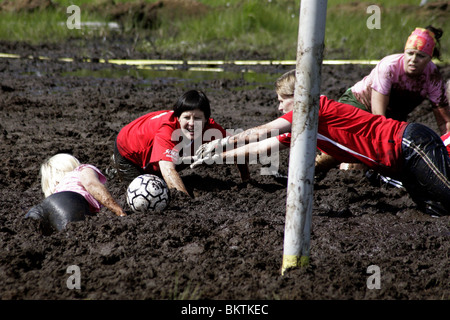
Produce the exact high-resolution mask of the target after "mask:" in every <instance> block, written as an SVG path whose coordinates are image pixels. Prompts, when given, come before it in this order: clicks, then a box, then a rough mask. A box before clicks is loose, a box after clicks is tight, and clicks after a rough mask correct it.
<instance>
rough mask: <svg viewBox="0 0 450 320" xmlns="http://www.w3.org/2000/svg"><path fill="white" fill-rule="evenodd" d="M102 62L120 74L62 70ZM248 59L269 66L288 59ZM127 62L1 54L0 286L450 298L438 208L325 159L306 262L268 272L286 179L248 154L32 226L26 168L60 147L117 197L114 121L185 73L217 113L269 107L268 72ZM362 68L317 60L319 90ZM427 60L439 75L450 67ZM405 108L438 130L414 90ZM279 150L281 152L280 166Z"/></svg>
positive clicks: (23, 48)
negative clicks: (134, 202) (161, 204)
mask: <svg viewBox="0 0 450 320" xmlns="http://www.w3.org/2000/svg"><path fill="white" fill-rule="evenodd" d="M0 51H2V52H10V53H18V54H21V55H22V56H23V57H27V56H28V55H29V53H30V52H32V53H33V55H34V56H38V55H48V56H52V55H53V56H54V57H57V56H60V57H61V56H66V57H67V56H68V55H69V54H70V50H69V49H68V48H65V49H61V48H59V47H58V48H56V47H55V48H52V47H48V46H47V47H45V46H41V47H31V46H27V45H22V44H9V43H0ZM71 56H72V57H76V53H73V54H72V55H71ZM105 68H107V69H112V70H120V71H121V72H122V73H121V74H122V76H120V77H99V76H96V77H94V76H81V75H74V74H73V72H74V71H78V70H89V71H95V70H101V69H105ZM233 68H235V67H232V66H230V70H231V69H233ZM255 68H256V69H258V70H257V71H258V72H263V71H264V72H267V73H269V74H272V75H274V76H277V75H281V74H282V73H284V72H285V71H287V70H288V69H289V68H290V67H289V66H283V67H277V66H265V67H255ZM127 70H132V68H131V67H125V66H118V65H110V64H101V63H88V62H83V61H82V60H79V59H78V60H77V59H75V61H74V62H62V61H58V60H56V59H49V60H40V59H33V58H23V59H0V85H1V86H0V119H1V124H0V142H1V143H0V150H1V158H2V165H1V168H2V170H0V185H1V190H2V192H1V196H0V197H1V198H0V199H1V200H0V201H1V208H0V210H1V213H0V283H1V286H0V298H1V299H3V300H14V299H19V300H22V299H27V300H28V299H29V300H34V299H52V300H60V299H83V300H84V299H101V300H113V299H114V300H115V299H124V300H128V299H133V300H135V299H168V300H172V299H181V298H182V299H193V300H196V299H208V300H228V299H233V300H241V299H242V300H247V299H256V300H266V299H267V300H277V299H280V300H298V299H314V300H316V299H340V300H347V299H356V300H361V299H367V300H391V299H400V300H411V299H420V300H422V299H423V300H428V299H433V300H435V299H436V300H440V299H444V300H447V299H449V297H450V287H449V282H448V279H449V260H448V257H449V249H450V217H441V218H435V217H431V216H428V215H425V214H423V213H422V212H420V211H418V210H417V209H416V207H415V205H414V203H413V202H412V201H411V199H410V197H409V196H408V194H407V193H406V192H405V191H404V190H402V189H398V188H394V187H389V186H381V187H379V186H373V185H371V184H370V183H369V181H368V180H367V179H366V178H365V177H364V174H363V172H362V171H358V170H353V171H341V170H338V169H333V170H331V171H330V172H329V174H328V175H327V176H326V177H324V178H322V179H321V180H317V181H315V183H314V204H313V212H312V230H311V253H310V263H309V265H308V266H307V267H305V268H296V269H292V270H288V271H286V273H285V274H284V275H283V276H281V274H280V268H281V263H282V257H283V241H284V224H285V211H286V182H285V181H282V180H280V179H275V178H274V177H273V176H269V175H262V174H261V169H262V168H263V167H264V166H263V165H261V164H252V165H250V170H251V176H252V180H251V182H249V183H246V184H243V183H241V181H240V178H239V173H238V170H237V168H236V167H235V166H233V165H216V166H210V167H201V168H198V169H195V170H191V169H188V170H186V171H183V172H182V178H183V180H184V182H185V184H186V185H187V187H188V188H189V189H190V190H192V192H193V193H194V194H195V199H189V198H187V197H185V196H183V195H181V194H179V193H173V194H172V200H171V202H170V204H169V206H168V208H167V209H166V210H165V211H164V212H162V213H152V212H149V213H146V214H131V212H129V213H130V214H129V215H128V216H127V217H116V216H114V215H113V214H112V213H111V212H109V211H108V210H106V209H104V208H103V209H102V211H101V212H100V213H99V214H98V215H97V216H87V217H86V219H85V220H83V221H79V222H75V223H71V224H69V225H68V226H67V228H66V229H65V230H64V231H62V232H54V233H52V234H50V235H43V234H42V233H41V232H40V230H39V226H38V225H37V224H36V223H35V222H34V221H30V220H25V219H24V216H25V214H26V212H27V211H28V210H29V209H30V208H31V207H32V206H34V205H36V204H37V203H39V202H40V201H42V199H43V194H42V192H41V189H40V181H39V176H38V174H39V166H40V164H41V163H42V162H43V161H44V160H45V159H46V158H47V157H49V156H51V155H53V154H55V153H58V152H68V153H71V154H73V155H75V156H76V157H77V158H78V159H80V161H81V162H83V163H90V164H94V165H96V166H97V167H98V168H99V169H100V170H101V171H102V172H103V173H105V174H107V175H108V182H107V187H108V188H109V190H110V191H111V193H112V194H113V196H114V197H115V198H116V199H117V200H118V201H119V203H120V204H122V205H123V206H124V207H126V206H127V205H126V199H125V193H124V192H125V188H126V186H124V185H123V184H121V183H120V182H119V181H118V179H117V178H116V177H115V176H114V172H113V171H112V170H111V168H112V167H111V159H110V158H111V155H112V153H113V144H114V139H115V137H116V135H117V133H118V132H119V130H120V128H121V127H122V126H124V125H125V124H127V123H129V122H130V121H131V120H133V119H135V118H137V117H139V116H140V115H143V114H145V113H147V112H150V111H154V110H161V109H167V108H171V106H172V104H173V103H174V102H175V101H176V99H177V98H178V96H180V95H181V94H182V93H183V92H185V91H186V90H188V89H192V88H197V89H201V90H204V91H205V92H206V94H207V95H208V97H209V98H210V100H211V103H212V116H213V118H214V119H215V120H216V121H217V122H219V123H220V124H221V125H222V126H223V127H224V128H228V129H234V130H235V129H239V128H242V129H245V128H249V127H252V126H255V125H258V124H262V123H264V122H267V121H270V120H272V119H275V118H276V117H278V116H279V114H278V112H277V101H276V95H275V93H274V90H273V87H272V86H271V85H267V84H265V83H264V84H261V83H250V82H248V81H246V80H244V78H242V79H237V80H236V79H234V80H227V79H222V78H220V77H218V79H213V80H205V81H197V82H189V81H183V82H180V81H176V79H147V78H144V77H140V76H136V75H135V73H132V72H130V73H129V75H123V72H124V71H127ZM369 70H370V66H352V65H344V66H326V65H325V66H324V67H323V69H322V93H323V94H326V95H328V96H329V97H331V98H338V97H339V95H340V94H341V93H343V91H344V90H345V89H346V88H347V87H348V86H350V85H351V84H353V83H354V82H355V81H357V80H359V79H360V78H361V77H362V76H364V75H365V74H366V73H368V71H369ZM441 71H442V73H443V74H444V76H445V77H446V78H447V79H448V77H449V74H450V68H449V67H442V68H441ZM410 120H411V121H416V122H421V123H424V124H427V125H429V126H430V127H432V128H433V129H434V130H437V127H436V124H435V122H434V117H433V115H432V112H431V107H430V105H429V104H428V103H427V102H425V103H423V104H422V105H421V106H420V107H419V108H418V109H417V110H416V111H415V112H414V113H413V114H412V115H411V117H410ZM288 158H289V153H288V151H283V152H280V154H279V160H280V164H279V171H280V173H282V174H287V172H288ZM127 210H128V209H127ZM70 266H78V267H79V270H80V274H81V281H80V285H81V288H80V289H73V290H71V289H69V288H68V286H67V280H68V278H69V276H70V273H67V270H68V268H69V267H70ZM370 266H377V267H379V271H380V288H379V289H375V288H372V287H371V286H370V277H371V276H372V272H371V271H370V270H372V269H371V268H369V267H370ZM368 280H369V285H368Z"/></svg>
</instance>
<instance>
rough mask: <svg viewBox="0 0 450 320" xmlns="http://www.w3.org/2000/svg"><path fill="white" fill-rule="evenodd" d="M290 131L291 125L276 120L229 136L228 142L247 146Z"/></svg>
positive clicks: (280, 119) (283, 120) (279, 119)
mask: <svg viewBox="0 0 450 320" xmlns="http://www.w3.org/2000/svg"><path fill="white" fill-rule="evenodd" d="M290 130H291V123H290V122H289V121H287V120H285V119H282V118H278V119H275V120H273V121H271V122H269V123H266V124H263V125H260V126H258V127H254V128H250V129H247V130H245V131H243V132H241V133H238V134H236V135H234V136H231V137H230V138H229V140H228V144H229V145H239V144H244V143H245V144H247V143H250V142H254V141H260V140H261V138H262V139H266V138H270V137H272V136H273V135H279V134H283V133H286V132H289V131H290Z"/></svg>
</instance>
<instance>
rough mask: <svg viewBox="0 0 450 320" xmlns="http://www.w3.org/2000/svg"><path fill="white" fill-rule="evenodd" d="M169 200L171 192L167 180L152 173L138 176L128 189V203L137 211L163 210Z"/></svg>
mask: <svg viewBox="0 0 450 320" xmlns="http://www.w3.org/2000/svg"><path fill="white" fill-rule="evenodd" d="M169 200H170V192H169V188H168V187H167V184H166V182H165V181H164V180H163V179H161V178H160V177H158V176H155V175H152V174H143V175H140V176H138V177H136V178H135V179H134V180H133V181H131V183H130V185H129V186H128V189H127V203H128V205H129V206H130V208H131V210H133V212H136V213H139V212H140V213H144V212H148V211H163V210H164V209H165V208H166V207H167V205H168V204H169Z"/></svg>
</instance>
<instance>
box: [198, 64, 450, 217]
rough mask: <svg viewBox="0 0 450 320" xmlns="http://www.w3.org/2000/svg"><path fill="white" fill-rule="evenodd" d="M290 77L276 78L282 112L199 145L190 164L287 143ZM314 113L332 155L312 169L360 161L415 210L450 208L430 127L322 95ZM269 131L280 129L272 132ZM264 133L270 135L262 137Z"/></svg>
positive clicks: (438, 143) (440, 153)
mask: <svg viewBox="0 0 450 320" xmlns="http://www.w3.org/2000/svg"><path fill="white" fill-rule="evenodd" d="M295 79H296V77H295V70H292V71H290V72H288V73H286V74H284V75H283V76H281V77H280V78H279V79H278V80H277V82H276V91H277V94H278V98H279V101H280V107H279V109H280V110H281V111H282V112H283V113H284V115H283V116H281V117H279V118H277V119H275V120H273V121H271V122H269V123H266V124H263V125H261V126H258V127H254V128H251V129H247V130H245V131H243V132H241V133H239V134H236V135H234V136H231V137H227V138H224V139H220V140H217V141H212V142H210V143H208V144H204V145H202V146H201V147H200V148H199V149H198V151H197V152H196V157H197V161H196V162H194V164H193V165H192V167H195V166H197V165H199V164H202V163H209V161H210V160H211V159H215V158H218V157H220V158H222V159H221V160H223V161H225V163H230V160H231V161H235V160H236V159H243V157H248V156H249V155H250V154H251V155H252V156H255V155H258V154H267V153H270V150H282V149H286V148H288V147H289V145H290V138H291V127H292V115H293V107H294V87H295ZM281 83H283V85H282V86H280V84H281ZM318 115H319V119H318V134H317V147H318V149H319V150H321V151H322V152H324V155H326V156H331V157H332V158H330V159H331V161H330V162H329V163H326V165H325V162H321V163H320V164H319V165H317V162H316V171H323V172H326V171H328V170H329V169H330V168H332V167H334V166H335V165H337V164H338V162H346V163H355V162H362V163H364V164H365V165H366V166H367V167H369V168H371V169H373V170H375V171H377V172H379V173H380V174H384V175H387V176H389V177H392V178H394V179H398V180H400V181H401V182H402V183H403V186H404V187H405V189H406V190H407V191H408V192H409V194H410V196H411V198H412V199H413V200H414V201H415V203H416V204H417V205H418V208H419V209H420V210H422V211H424V212H426V213H428V214H431V215H437V216H440V215H448V214H449V213H450V180H449V177H450V158H449V154H448V152H447V149H446V147H445V145H444V144H443V142H442V140H441V138H440V137H439V136H438V135H437V134H436V133H435V132H434V131H433V130H431V129H430V128H428V127H426V126H424V125H422V124H418V123H407V122H403V121H397V120H394V119H389V118H386V117H385V116H382V115H373V114H371V113H369V112H366V111H363V110H361V109H358V108H355V107H354V106H351V105H348V104H343V103H340V102H337V101H334V100H332V99H328V98H327V97H326V96H321V97H320V105H319V113H318ZM273 132H278V134H279V135H277V136H271V133H273ZM266 137H269V138H267V139H264V140H261V138H266ZM249 141H256V142H253V143H249ZM235 146H238V147H236V148H235ZM223 149H224V150H223Z"/></svg>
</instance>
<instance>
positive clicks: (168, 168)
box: [114, 90, 249, 196]
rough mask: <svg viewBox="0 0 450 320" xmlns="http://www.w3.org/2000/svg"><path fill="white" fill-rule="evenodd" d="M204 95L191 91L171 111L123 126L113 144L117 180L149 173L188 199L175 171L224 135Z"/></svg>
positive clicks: (244, 174)
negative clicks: (212, 115) (203, 147)
mask: <svg viewBox="0 0 450 320" xmlns="http://www.w3.org/2000/svg"><path fill="white" fill-rule="evenodd" d="M210 116H211V107H210V102H209V99H208V98H207V96H206V95H205V93H203V92H201V91H197V90H190V91H188V92H186V93H184V94H183V95H182V96H181V97H180V98H179V99H178V101H177V102H176V103H175V105H174V107H173V110H162V111H155V112H150V113H148V114H146V115H144V116H142V117H139V118H138V119H136V120H134V121H132V122H131V123H129V124H128V125H126V126H125V127H123V128H122V129H121V130H120V132H119V134H118V136H117V138H116V142H115V146H114V162H115V166H116V168H117V172H118V175H119V178H120V179H121V180H122V181H123V182H127V183H128V182H131V181H132V180H133V179H134V178H135V177H137V176H139V175H141V174H144V173H151V174H156V175H159V176H162V178H163V179H164V180H165V181H166V183H167V186H168V187H169V189H176V190H179V191H181V192H183V193H185V194H187V195H189V196H191V195H190V194H189V192H188V191H187V189H186V187H185V185H184V183H183V181H182V179H181V177H180V175H179V174H178V171H180V170H183V169H184V168H186V167H188V166H189V164H190V163H183V162H182V161H181V159H182V156H184V157H186V156H190V155H192V154H193V153H194V151H195V150H196V149H197V148H198V147H199V146H200V145H201V144H202V143H205V142H208V141H211V140H214V139H218V138H222V137H225V136H226V135H227V133H226V131H225V130H224V129H223V128H222V127H221V126H220V125H219V124H218V123H217V122H215V121H214V120H213V119H212V118H211V117H210ZM238 167H239V170H240V173H241V177H242V179H243V180H244V181H245V180H247V179H248V177H249V173H248V167H247V165H238Z"/></svg>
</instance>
